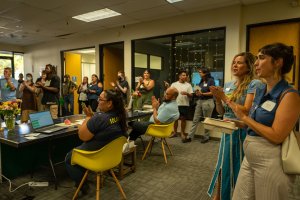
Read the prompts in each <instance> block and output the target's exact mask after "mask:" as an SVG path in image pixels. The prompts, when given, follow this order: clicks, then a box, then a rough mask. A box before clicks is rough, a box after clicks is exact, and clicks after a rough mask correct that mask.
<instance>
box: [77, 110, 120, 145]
mask: <svg viewBox="0 0 300 200" xmlns="http://www.w3.org/2000/svg"><path fill="white" fill-rule="evenodd" d="M86 125H87V128H88V130H89V131H90V132H91V133H93V134H94V137H93V138H92V139H91V140H89V141H87V142H84V143H83V144H81V145H80V146H79V147H77V149H82V150H89V151H95V150H98V149H101V148H102V147H104V146H105V145H106V144H108V143H110V142H111V141H113V140H114V139H116V138H118V137H121V136H125V133H124V132H123V131H122V128H121V125H120V123H119V117H118V115H117V113H116V112H106V113H103V112H100V113H96V114H95V115H94V116H93V117H92V118H91V119H90V120H89V121H88V122H87V124H86Z"/></svg>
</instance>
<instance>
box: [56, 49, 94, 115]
mask: <svg viewBox="0 0 300 200" xmlns="http://www.w3.org/2000/svg"><path fill="white" fill-rule="evenodd" d="M62 57H63V61H64V62H63V66H64V67H63V68H62V76H61V77H63V76H64V75H65V74H68V75H70V78H71V80H72V81H73V82H74V83H75V84H76V85H77V86H79V85H80V84H81V82H82V79H83V77H84V76H87V77H88V79H89V82H90V81H91V77H92V74H95V73H96V59H95V47H87V48H84V49H76V50H67V51H63V52H62ZM62 81H63V78H62ZM61 113H63V114H64V112H63V110H62V112H61ZM74 114H80V113H79V104H78V94H77V92H74Z"/></svg>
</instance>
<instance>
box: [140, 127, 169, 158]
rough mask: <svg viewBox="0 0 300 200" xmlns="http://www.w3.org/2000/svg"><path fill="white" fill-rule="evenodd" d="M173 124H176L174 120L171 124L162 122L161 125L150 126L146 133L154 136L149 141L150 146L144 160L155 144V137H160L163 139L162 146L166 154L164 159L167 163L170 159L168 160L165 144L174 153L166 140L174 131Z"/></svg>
mask: <svg viewBox="0 0 300 200" xmlns="http://www.w3.org/2000/svg"><path fill="white" fill-rule="evenodd" d="M173 126H174V122H172V123H170V124H161V125H158V124H150V125H149V126H148V129H147V131H146V133H145V134H146V135H149V136H152V137H151V139H150V141H149V143H148V146H147V148H146V150H145V152H144V155H143V157H142V160H144V159H145V157H146V155H147V153H148V151H149V149H150V152H151V150H152V146H153V142H154V140H155V138H159V139H160V140H161V147H162V151H163V155H164V159H165V163H166V164H167V163H168V161H167V156H166V152H165V146H164V145H166V146H167V148H168V149H169V151H170V153H171V155H173V152H172V151H171V149H170V146H169V145H168V143H167V141H166V138H168V137H170V135H171V133H172V131H173ZM150 152H149V155H150Z"/></svg>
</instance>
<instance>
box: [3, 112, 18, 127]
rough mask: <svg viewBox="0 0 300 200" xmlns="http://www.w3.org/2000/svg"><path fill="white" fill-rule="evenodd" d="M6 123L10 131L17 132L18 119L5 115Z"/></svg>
mask: <svg viewBox="0 0 300 200" xmlns="http://www.w3.org/2000/svg"><path fill="white" fill-rule="evenodd" d="M4 122H5V125H6V128H7V129H8V131H13V130H15V123H16V118H15V116H14V115H5V116H4Z"/></svg>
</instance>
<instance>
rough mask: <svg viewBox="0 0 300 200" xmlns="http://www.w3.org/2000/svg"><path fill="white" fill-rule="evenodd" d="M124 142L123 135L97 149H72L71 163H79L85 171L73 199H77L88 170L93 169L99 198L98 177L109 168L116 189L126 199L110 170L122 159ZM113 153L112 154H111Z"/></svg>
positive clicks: (98, 197) (97, 197)
mask: <svg viewBox="0 0 300 200" xmlns="http://www.w3.org/2000/svg"><path fill="white" fill-rule="evenodd" d="M125 142H126V138H125V137H123V136H122V137H119V138H117V139H115V140H113V141H112V142H110V143H109V144H107V145H105V146H104V147H102V148H101V149H99V150H97V151H84V150H80V149H74V150H73V152H72V159H71V164H72V165H80V166H82V167H83V168H85V169H86V172H85V174H84V176H83V178H82V180H81V182H80V184H79V186H78V188H77V190H76V192H75V194H74V196H73V200H74V199H77V195H78V193H79V191H80V189H81V187H82V185H83V183H84V181H85V180H86V178H87V175H88V173H89V171H93V172H95V173H96V174H97V177H96V179H97V188H96V199H97V200H99V199H100V178H101V174H102V172H104V171H107V170H109V171H110V173H111V175H112V177H113V178H114V180H115V182H116V184H117V186H118V189H119V190H120V193H121V195H122V197H123V199H126V195H125V193H124V191H123V189H122V186H121V185H120V183H119V181H118V179H117V177H116V175H115V173H114V171H113V170H112V169H113V168H114V167H116V166H118V165H119V163H120V162H121V159H122V150H123V145H124V144H125ZM112 155H113V156H112Z"/></svg>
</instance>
